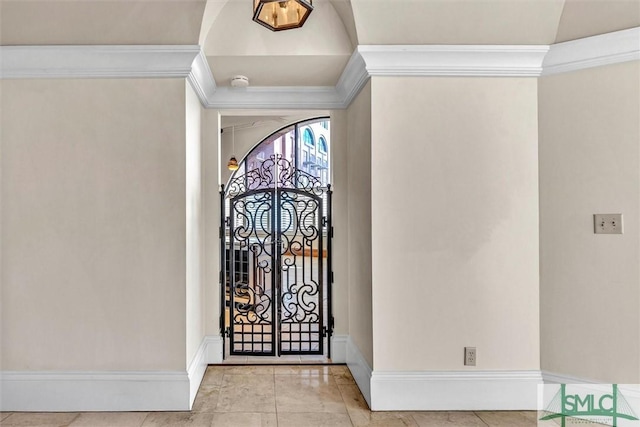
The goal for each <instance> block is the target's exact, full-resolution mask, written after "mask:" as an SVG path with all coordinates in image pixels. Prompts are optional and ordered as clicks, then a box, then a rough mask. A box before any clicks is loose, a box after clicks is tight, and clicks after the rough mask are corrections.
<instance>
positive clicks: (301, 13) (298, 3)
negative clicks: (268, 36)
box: [253, 0, 313, 31]
mask: <svg viewBox="0 0 640 427" xmlns="http://www.w3.org/2000/svg"><path fill="white" fill-rule="evenodd" d="M311 11H313V0H253V20H254V21H255V22H257V23H258V24H260V25H263V26H265V27H267V28H268V29H270V30H271V31H283V30H292V29H294V28H300V27H302V26H303V25H304V22H305V21H306V20H307V18H308V17H309V15H310V14H311Z"/></svg>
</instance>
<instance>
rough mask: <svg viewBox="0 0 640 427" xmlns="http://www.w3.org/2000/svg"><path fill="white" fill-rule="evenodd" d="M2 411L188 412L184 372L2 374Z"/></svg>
mask: <svg viewBox="0 0 640 427" xmlns="http://www.w3.org/2000/svg"><path fill="white" fill-rule="evenodd" d="M0 394H1V395H2V399H0V410H1V411H37V412H45V411H51V412H74V411H188V410H189V409H190V408H191V405H190V401H189V377H188V375H187V372H186V371H161V372H147V371H127V372H117V371H113V372H74V371H55V372H54V371H48V372H44V371H27V372H15V371H14V372H6V371H5V372H2V373H0Z"/></svg>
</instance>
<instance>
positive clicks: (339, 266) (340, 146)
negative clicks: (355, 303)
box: [330, 110, 349, 335]
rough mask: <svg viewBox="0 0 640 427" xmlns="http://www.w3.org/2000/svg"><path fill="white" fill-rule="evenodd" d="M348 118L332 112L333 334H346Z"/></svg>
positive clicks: (347, 305) (342, 113)
mask: <svg viewBox="0 0 640 427" xmlns="http://www.w3.org/2000/svg"><path fill="white" fill-rule="evenodd" d="M348 131H349V127H348V121H347V111H346V110H334V111H332V112H331V147H330V150H331V172H332V175H333V176H332V178H331V186H332V189H333V199H332V208H333V212H332V216H331V220H332V222H333V229H334V235H333V246H332V247H331V251H332V269H333V275H334V283H333V289H332V292H333V307H332V308H333V317H334V319H335V325H334V330H333V333H334V335H348V334H349V224H348V220H349V216H348V212H349V211H348V206H349V189H348V183H349V180H348V179H349V177H348V170H349V169H348V167H347V166H348V153H349V148H348V146H349V140H348V136H347V135H348Z"/></svg>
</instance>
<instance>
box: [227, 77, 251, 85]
mask: <svg viewBox="0 0 640 427" xmlns="http://www.w3.org/2000/svg"><path fill="white" fill-rule="evenodd" d="M231 86H232V87H248V86H249V77H247V76H234V77H232V78H231Z"/></svg>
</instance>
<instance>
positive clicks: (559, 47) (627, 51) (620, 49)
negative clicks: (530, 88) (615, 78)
mask: <svg viewBox="0 0 640 427" xmlns="http://www.w3.org/2000/svg"><path fill="white" fill-rule="evenodd" d="M637 60H640V27H636V28H630V29H628V30H622V31H616V32H613V33H607V34H601V35H599V36H593V37H586V38H583V39H578V40H572V41H568V42H564V43H558V44H554V45H551V49H550V50H549V53H548V54H547V56H546V57H545V59H544V62H543V72H542V75H543V76H547V75H552V74H558V73H566V72H571V71H578V70H584V69H587V68H593V67H599V66H602V65H611V64H618V63H621V62H627V61H637Z"/></svg>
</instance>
